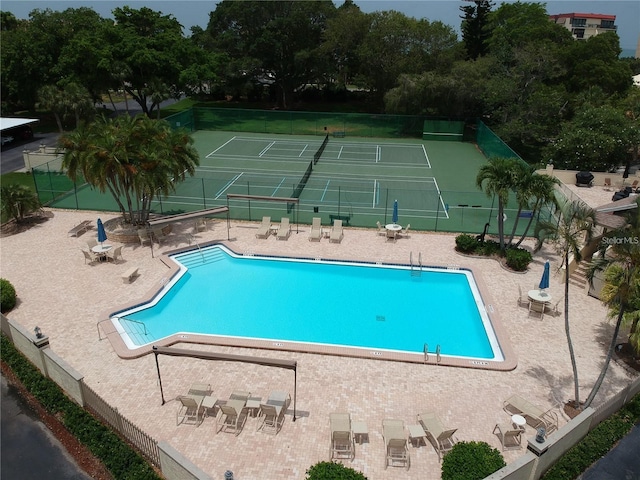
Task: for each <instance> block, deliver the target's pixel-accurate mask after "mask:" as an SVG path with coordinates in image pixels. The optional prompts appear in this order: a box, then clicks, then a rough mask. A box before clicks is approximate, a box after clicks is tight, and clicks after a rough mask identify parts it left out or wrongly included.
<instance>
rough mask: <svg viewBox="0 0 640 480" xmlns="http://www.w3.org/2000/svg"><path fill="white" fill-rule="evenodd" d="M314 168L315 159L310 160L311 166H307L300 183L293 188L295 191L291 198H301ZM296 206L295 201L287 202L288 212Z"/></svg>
mask: <svg viewBox="0 0 640 480" xmlns="http://www.w3.org/2000/svg"><path fill="white" fill-rule="evenodd" d="M312 170H313V160H312V161H310V162H309V166H308V167H307V169H306V170H305V172H304V174H303V175H302V178H301V179H300V181H299V182H298V185H296V188H294V189H293V193H292V194H291V198H300V194H301V193H302V190H304V187H306V186H307V181H308V180H309V177H310V176H311V171H312ZM294 206H295V204H293V203H287V213H291V210H293V207H294Z"/></svg>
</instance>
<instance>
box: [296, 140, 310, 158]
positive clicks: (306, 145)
mask: <svg viewBox="0 0 640 480" xmlns="http://www.w3.org/2000/svg"><path fill="white" fill-rule="evenodd" d="M308 146H309V144H308V143H307V144H305V146H304V148H303V149H302V151H301V152H300V155H298V158H300V157H301V156H302V155H303V154H304V152H305V150H306V149H307V147H308Z"/></svg>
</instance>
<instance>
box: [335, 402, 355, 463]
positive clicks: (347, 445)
mask: <svg viewBox="0 0 640 480" xmlns="http://www.w3.org/2000/svg"><path fill="white" fill-rule="evenodd" d="M329 426H330V427H331V449H330V453H331V455H330V458H331V459H333V458H348V459H349V460H353V458H354V457H355V443H354V441H353V435H352V433H351V416H350V415H349V414H348V413H331V414H329Z"/></svg>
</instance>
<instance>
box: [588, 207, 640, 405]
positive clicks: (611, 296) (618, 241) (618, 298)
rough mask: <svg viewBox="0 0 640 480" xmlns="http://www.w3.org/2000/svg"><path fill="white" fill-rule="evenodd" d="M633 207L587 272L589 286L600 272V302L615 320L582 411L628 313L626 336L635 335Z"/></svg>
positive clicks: (638, 215)
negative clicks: (598, 370)
mask: <svg viewBox="0 0 640 480" xmlns="http://www.w3.org/2000/svg"><path fill="white" fill-rule="evenodd" d="M637 205H638V206H637V207H636V209H635V211H634V213H633V214H630V215H628V216H627V221H628V224H627V225H625V226H624V227H622V228H620V229H617V230H615V231H613V232H611V233H609V234H607V235H606V236H605V237H604V238H603V242H602V244H601V248H600V255H599V256H598V257H597V258H595V259H594V260H593V261H592V262H591V264H590V265H589V269H588V271H587V278H588V279H589V282H591V283H593V279H594V276H595V274H596V272H598V271H604V273H605V283H604V286H603V289H602V292H601V295H600V298H601V300H602V301H603V302H604V304H605V305H607V306H608V307H609V309H610V310H609V315H610V316H615V317H617V318H616V325H615V328H614V330H613V335H612V337H611V342H610V343H609V349H608V351H607V356H606V357H605V363H604V365H603V367H602V369H601V371H600V375H599V376H598V379H597V380H596V382H595V384H594V386H593V388H592V389H591V393H589V396H588V397H587V400H586V401H585V407H588V406H589V405H591V402H593V399H594V398H595V396H596V394H597V393H598V390H599V389H600V387H601V385H602V382H603V381H604V377H605V375H606V374H607V369H608V368H609V363H610V362H611V357H612V356H613V352H614V349H615V346H616V342H617V339H618V333H619V332H620V326H621V325H622V324H623V322H624V320H625V314H626V313H627V312H629V313H631V315H629V316H628V317H630V318H631V322H632V328H631V335H630V336H635V335H637V331H636V330H637V326H638V311H637V308H634V306H635V307H637V306H638V303H639V300H640V244H639V243H638V239H640V200H638V201H637ZM634 304H635V305H634Z"/></svg>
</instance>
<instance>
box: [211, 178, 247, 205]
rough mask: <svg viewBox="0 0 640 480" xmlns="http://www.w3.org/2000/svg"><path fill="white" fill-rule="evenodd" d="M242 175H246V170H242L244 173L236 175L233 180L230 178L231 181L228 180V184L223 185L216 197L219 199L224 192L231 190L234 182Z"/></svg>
mask: <svg viewBox="0 0 640 480" xmlns="http://www.w3.org/2000/svg"><path fill="white" fill-rule="evenodd" d="M242 175H244V172H242V173H240V174H238V175H236V176H235V177H233V178H232V179H231V180H229V181H228V182H227V184H226V185H225V186H224V187H222V188H221V189H220V190H219V191H218V193H216V197H215V198H216V200H218V199H219V198H220V197H221V196H222V194H224V192H226V191H227V190H229V189H230V188H231V186H232V185H233V184H234V183H236V181H237V180H238V179H239V178H240V177H241V176H242Z"/></svg>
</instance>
